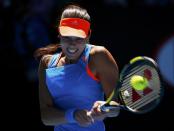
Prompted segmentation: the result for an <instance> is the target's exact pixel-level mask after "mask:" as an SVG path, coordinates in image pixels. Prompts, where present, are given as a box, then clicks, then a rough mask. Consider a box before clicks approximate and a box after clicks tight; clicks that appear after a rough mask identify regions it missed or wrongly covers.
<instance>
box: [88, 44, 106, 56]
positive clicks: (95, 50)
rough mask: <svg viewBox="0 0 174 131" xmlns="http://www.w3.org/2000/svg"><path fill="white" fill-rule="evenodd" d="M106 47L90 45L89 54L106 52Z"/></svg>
mask: <svg viewBox="0 0 174 131" xmlns="http://www.w3.org/2000/svg"><path fill="white" fill-rule="evenodd" d="M106 51H107V49H106V48H105V47H104V46H96V45H94V46H92V49H91V55H96V54H102V53H106Z"/></svg>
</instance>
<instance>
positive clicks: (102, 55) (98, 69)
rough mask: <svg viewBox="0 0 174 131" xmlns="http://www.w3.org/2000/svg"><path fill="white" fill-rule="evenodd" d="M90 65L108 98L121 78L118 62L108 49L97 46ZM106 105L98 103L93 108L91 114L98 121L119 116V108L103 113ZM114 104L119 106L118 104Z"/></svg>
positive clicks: (102, 102) (93, 51)
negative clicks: (102, 108)
mask: <svg viewBox="0 0 174 131" xmlns="http://www.w3.org/2000/svg"><path fill="white" fill-rule="evenodd" d="M90 65H91V66H90V67H91V68H90V69H92V71H93V73H94V74H95V75H96V76H97V77H98V78H99V79H100V82H101V84H102V88H103V91H104V93H105V96H106V98H108V97H109V96H110V94H111V93H112V91H113V90H114V89H115V87H116V85H117V82H118V78H119V71H118V66H117V63H116V61H115V60H114V58H113V56H112V55H111V53H110V52H109V51H108V50H107V49H106V48H104V47H101V46H95V47H94V48H93V49H92V50H91V60H90ZM104 103H105V102H104V101H96V102H95V103H94V105H93V107H92V110H91V111H92V112H91V114H92V116H93V117H94V118H95V119H96V120H102V119H105V118H106V117H116V116H118V115H119V112H120V108H119V107H118V108H116V109H115V110H112V111H109V112H101V110H100V106H101V105H103V104H104ZM114 103H115V104H118V103H117V102H114ZM118 105H119V104H118Z"/></svg>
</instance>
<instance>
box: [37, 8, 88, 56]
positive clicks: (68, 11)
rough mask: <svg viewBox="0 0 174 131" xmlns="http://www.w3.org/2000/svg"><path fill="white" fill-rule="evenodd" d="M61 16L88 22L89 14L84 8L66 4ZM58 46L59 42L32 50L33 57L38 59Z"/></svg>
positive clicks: (54, 50) (51, 52)
mask: <svg viewBox="0 0 174 131" xmlns="http://www.w3.org/2000/svg"><path fill="white" fill-rule="evenodd" d="M63 18H81V19H84V20H87V21H89V22H90V16H89V14H88V12H87V10H86V9H84V8H82V7H80V6H78V5H68V6H66V7H65V8H64V10H63V12H62V15H61V19H63ZM58 48H60V45H59V44H50V45H48V46H46V47H42V48H39V49H37V50H36V51H35V52H34V57H35V58H36V59H40V58H41V57H42V56H43V55H46V54H53V53H55V52H56V51H57V49H58Z"/></svg>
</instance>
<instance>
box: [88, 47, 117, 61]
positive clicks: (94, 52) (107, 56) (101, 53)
mask: <svg viewBox="0 0 174 131" xmlns="http://www.w3.org/2000/svg"><path fill="white" fill-rule="evenodd" d="M90 56H91V57H92V59H94V60H95V61H96V62H98V61H100V60H101V59H102V60H103V61H108V60H111V59H112V60H113V61H114V59H113V56H112V54H111V53H110V52H109V50H108V49H107V48H105V47H104V46H95V45H94V46H93V47H92V49H91V52H90Z"/></svg>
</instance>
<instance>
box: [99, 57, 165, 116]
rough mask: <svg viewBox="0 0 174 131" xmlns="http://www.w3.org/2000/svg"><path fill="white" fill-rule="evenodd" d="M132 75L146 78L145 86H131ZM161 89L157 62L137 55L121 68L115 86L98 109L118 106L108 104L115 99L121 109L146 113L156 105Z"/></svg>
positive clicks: (160, 96)
mask: <svg viewBox="0 0 174 131" xmlns="http://www.w3.org/2000/svg"><path fill="white" fill-rule="evenodd" d="M134 76H139V77H141V78H144V79H146V86H145V87H144V88H141V89H137V88H135V87H133V86H132V84H131V79H132V78H133V77H134ZM163 90H164V89H163V88H162V86H161V78H160V73H159V70H158V67H157V63H156V62H155V61H154V60H153V59H152V58H149V57H146V56H138V57H135V58H133V59H132V60H130V62H129V64H127V65H126V66H125V67H124V68H123V70H122V71H121V74H120V79H119V82H118V84H117V87H116V88H115V90H114V91H113V92H112V93H111V95H110V97H109V98H108V99H107V101H106V103H105V104H104V105H102V106H101V107H100V109H101V111H107V110H110V109H114V108H118V105H112V104H110V103H111V101H114V100H116V101H117V102H119V104H120V105H119V106H120V108H121V109H125V110H127V111H130V112H133V113H137V114H143V113H147V112H150V111H152V110H153V109H154V108H155V107H157V106H158V104H159V103H160V101H161V98H162V96H163Z"/></svg>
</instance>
